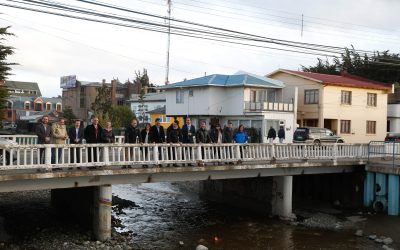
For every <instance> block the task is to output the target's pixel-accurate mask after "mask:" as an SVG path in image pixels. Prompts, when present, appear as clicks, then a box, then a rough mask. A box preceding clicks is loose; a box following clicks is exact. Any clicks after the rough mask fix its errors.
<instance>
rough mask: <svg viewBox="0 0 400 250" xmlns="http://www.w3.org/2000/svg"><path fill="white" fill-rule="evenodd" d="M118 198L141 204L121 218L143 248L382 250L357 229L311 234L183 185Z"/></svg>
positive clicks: (123, 189) (120, 190) (127, 189)
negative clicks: (209, 198) (201, 243)
mask: <svg viewBox="0 0 400 250" xmlns="http://www.w3.org/2000/svg"><path fill="white" fill-rule="evenodd" d="M113 193H114V195H118V196H119V197H121V198H124V199H128V200H132V201H134V202H135V203H136V204H137V205H138V207H135V208H131V209H126V210H124V211H125V213H126V214H125V215H120V216H119V218H120V219H121V220H122V222H123V224H124V225H126V228H125V229H124V230H132V231H133V232H134V238H133V242H134V244H135V245H136V246H137V247H138V248H141V249H195V248H196V246H197V244H198V241H199V240H200V239H204V241H205V242H206V243H205V245H206V246H207V247H208V248H209V249H382V245H381V244H377V243H374V242H373V241H370V240H368V239H366V238H365V237H362V238H360V237H356V236H354V230H340V231H332V230H318V229H309V228H305V227H303V226H299V225H297V226H296V225H292V224H290V223H286V222H283V221H279V220H276V219H269V218H266V217H265V216H261V215H257V214H252V213H251V212H249V211H245V210H235V209H232V208H230V207H227V206H223V205H217V204H214V203H209V202H206V201H203V200H201V199H199V197H198V195H197V192H196V191H195V190H193V189H191V188H188V187H186V186H182V185H180V184H179V185H175V184H171V183H156V184H142V185H138V186H136V185H118V186H113ZM179 241H182V242H183V243H184V245H183V246H180V245H179ZM392 247H393V246H392Z"/></svg>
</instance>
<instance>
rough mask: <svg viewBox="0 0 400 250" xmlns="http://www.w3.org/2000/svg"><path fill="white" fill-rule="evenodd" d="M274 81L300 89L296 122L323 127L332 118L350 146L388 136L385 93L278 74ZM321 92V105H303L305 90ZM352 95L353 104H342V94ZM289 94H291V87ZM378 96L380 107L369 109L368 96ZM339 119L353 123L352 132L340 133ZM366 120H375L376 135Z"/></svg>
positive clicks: (336, 129) (337, 129)
mask: <svg viewBox="0 0 400 250" xmlns="http://www.w3.org/2000/svg"><path fill="white" fill-rule="evenodd" d="M271 78H273V79H277V80H281V81H283V82H284V83H285V84H286V85H287V86H292V87H296V86H297V87H298V90H299V91H298V93H299V96H298V112H297V120H300V121H301V120H305V119H318V120H319V123H318V126H319V127H324V120H325V119H332V120H337V121H332V126H334V127H333V128H332V129H333V130H335V131H336V132H337V134H339V135H340V136H342V137H343V138H344V139H345V141H346V142H349V143H367V142H369V141H372V140H383V139H384V138H385V135H386V120H387V119H386V116H387V93H386V92H385V91H382V90H374V89H363V88H348V87H337V86H325V87H324V86H323V85H322V84H320V83H318V82H315V81H312V80H308V79H304V78H301V77H297V76H293V75H290V74H287V73H283V72H278V73H277V74H275V75H273V76H272V77H271ZM307 89H318V90H319V104H304V91H305V90H307ZM342 90H344V91H351V92H352V103H351V105H343V104H341V91H342ZM287 91H290V88H288V90H287ZM368 93H375V94H377V106H376V107H371V106H367V94H368ZM340 120H350V121H351V133H350V134H341V133H340ZM367 121H376V134H367V133H366V126H367V125H366V124H367Z"/></svg>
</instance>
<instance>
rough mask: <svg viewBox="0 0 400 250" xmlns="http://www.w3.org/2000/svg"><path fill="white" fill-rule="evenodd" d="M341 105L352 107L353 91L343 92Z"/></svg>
mask: <svg viewBox="0 0 400 250" xmlns="http://www.w3.org/2000/svg"><path fill="white" fill-rule="evenodd" d="M341 100H342V101H341V103H342V104H346V105H351V91H344V90H342V98H341Z"/></svg>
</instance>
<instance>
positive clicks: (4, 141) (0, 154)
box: [0, 138, 18, 165]
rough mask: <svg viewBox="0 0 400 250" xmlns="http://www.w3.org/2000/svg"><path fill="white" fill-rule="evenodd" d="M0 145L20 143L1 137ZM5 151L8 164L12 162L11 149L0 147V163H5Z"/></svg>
mask: <svg viewBox="0 0 400 250" xmlns="http://www.w3.org/2000/svg"><path fill="white" fill-rule="evenodd" d="M0 145H18V143H16V142H15V141H12V140H8V139H5V138H0ZM4 153H5V157H6V165H9V164H10V151H9V150H3V149H0V165H3V159H4ZM13 161H14V156H13Z"/></svg>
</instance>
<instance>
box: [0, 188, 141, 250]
mask: <svg viewBox="0 0 400 250" xmlns="http://www.w3.org/2000/svg"><path fill="white" fill-rule="evenodd" d="M112 222H113V232H112V239H111V240H109V241H107V242H99V241H93V240H92V239H91V233H90V231H89V230H88V229H86V228H82V226H80V225H79V224H78V223H77V222H76V221H73V220H71V219H70V218H66V217H65V216H63V214H60V212H58V211H56V210H55V209H53V208H51V206H50V191H49V190H41V191H27V192H15V193H0V249H15V250H17V249H29V250H35V249H43V250H47V249H49V250H50V249H110V250H111V249H118V250H120V249H138V248H139V247H136V246H134V245H133V243H132V232H124V233H118V232H117V231H116V230H115V228H117V227H123V226H122V225H121V222H120V221H119V220H117V219H115V218H114V217H113V220H112Z"/></svg>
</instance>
